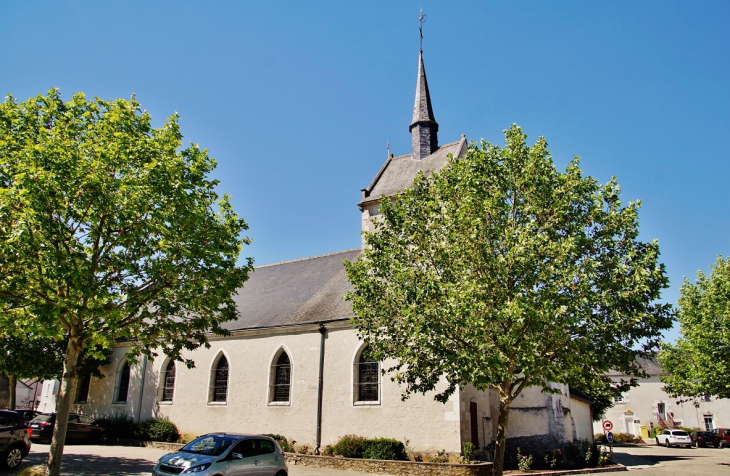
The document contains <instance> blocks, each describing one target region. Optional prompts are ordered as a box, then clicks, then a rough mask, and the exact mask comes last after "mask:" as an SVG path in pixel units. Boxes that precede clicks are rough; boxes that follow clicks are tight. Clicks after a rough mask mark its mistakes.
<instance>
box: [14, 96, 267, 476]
mask: <svg viewBox="0 0 730 476" xmlns="http://www.w3.org/2000/svg"><path fill="white" fill-rule="evenodd" d="M214 168H215V161H214V160H213V159H211V158H210V157H208V154H207V151H206V150H202V149H200V148H199V147H198V146H197V145H195V144H192V145H190V146H189V147H186V148H183V147H182V136H181V134H180V129H179V126H178V116H177V115H173V116H172V117H170V118H169V119H168V120H167V121H166V122H165V123H164V125H163V126H162V127H161V128H153V127H152V125H151V118H150V115H149V114H148V113H147V112H144V111H142V109H141V108H140V105H139V104H138V103H137V102H136V101H135V99H134V98H132V99H131V101H126V100H122V99H118V100H115V101H104V100H101V99H99V98H95V99H94V100H87V99H86V98H85V97H84V95H83V94H75V95H74V96H73V97H72V98H71V100H70V101H68V102H66V103H64V102H63V101H62V100H61V97H60V95H59V93H58V91H56V90H51V91H50V92H49V93H48V94H47V95H45V96H43V95H39V96H37V97H36V98H32V99H29V100H28V101H26V102H23V103H18V102H17V101H16V100H15V99H13V98H12V97H8V98H7V99H6V101H5V102H4V103H3V104H2V107H0V306H1V307H0V329H3V331H4V333H5V334H13V335H21V334H25V333H32V334H33V335H36V336H38V337H48V338H52V339H53V338H55V339H63V338H64V337H67V338H68V341H67V346H66V348H65V350H64V359H63V379H62V382H61V388H60V390H59V395H58V407H57V408H58V417H57V420H56V425H55V430H54V434H53V442H52V444H51V451H50V454H49V457H48V470H49V474H51V475H58V474H59V472H60V467H61V457H62V454H63V441H64V436H65V432H66V426H67V420H68V411H69V408H70V405H71V399H72V398H73V395H74V391H75V386H76V382H77V369H78V356H79V353H80V352H81V350H82V348H83V346H84V345H90V346H100V347H101V348H108V347H109V346H110V345H111V344H112V343H113V342H116V341H118V340H125V341H128V342H129V343H130V344H131V350H130V354H129V355H130V357H131V358H133V357H136V356H144V357H146V358H152V357H153V356H155V355H157V352H159V351H161V352H164V353H165V354H167V355H169V356H170V357H172V358H174V359H177V360H181V361H184V362H185V363H186V364H187V365H188V366H192V365H193V362H192V361H191V360H187V359H185V358H184V357H183V355H182V353H181V352H182V351H183V350H186V349H187V350H193V349H195V348H197V347H198V346H200V345H207V343H208V341H207V333H209V332H213V333H218V334H224V333H225V331H224V330H223V329H222V328H221V323H223V322H225V321H228V320H231V319H234V318H236V316H237V310H236V306H235V303H234V301H233V299H232V295H233V294H234V292H235V290H236V289H238V288H240V287H241V286H242V285H243V283H244V282H245V281H246V279H247V276H248V273H249V272H250V271H251V269H252V263H253V262H252V260H251V259H250V258H249V259H247V260H244V264H243V265H242V266H237V264H236V262H237V260H238V257H239V253H240V251H241V249H242V246H243V245H244V244H247V243H249V240H248V238H245V237H242V236H241V233H242V232H243V230H246V229H247V226H246V223H245V221H244V220H243V219H241V218H240V217H238V216H237V215H236V214H235V212H234V211H233V209H232V207H231V204H230V203H229V199H228V197H227V196H225V195H224V196H223V197H222V198H221V199H219V197H218V194H217V193H216V190H215V189H216V186H217V185H218V182H217V181H215V180H211V179H210V178H208V175H209V174H210V173H211V171H212V170H213V169H214Z"/></svg>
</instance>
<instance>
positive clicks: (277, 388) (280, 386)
mask: <svg viewBox="0 0 730 476" xmlns="http://www.w3.org/2000/svg"><path fill="white" fill-rule="evenodd" d="M273 370H274V372H273V377H274V380H273V382H274V383H273V388H272V389H271V401H272V402H288V401H289V394H290V391H291V361H290V360H289V355H287V353H286V352H285V351H282V352H281V354H279V358H278V359H277V360H276V364H274V369H273Z"/></svg>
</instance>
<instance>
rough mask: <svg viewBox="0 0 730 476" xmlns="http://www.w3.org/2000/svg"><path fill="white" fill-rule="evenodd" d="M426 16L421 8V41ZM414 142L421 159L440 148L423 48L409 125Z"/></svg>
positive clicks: (419, 59) (418, 156) (415, 155)
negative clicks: (411, 119)
mask: <svg viewBox="0 0 730 476" xmlns="http://www.w3.org/2000/svg"><path fill="white" fill-rule="evenodd" d="M425 19H426V17H425V15H424V14H423V10H421V27H420V31H421V41H423V22H424V21H425ZM409 130H410V131H411V142H412V143H413V158H414V159H416V160H421V159H423V158H425V157H428V156H429V155H431V154H433V153H434V152H435V151H436V149H438V147H439V146H438V130H439V125H438V123H436V119H435V118H434V117H433V107H431V95H430V94H429V92H428V81H426V68H425V67H424V66H423V49H421V51H419V53H418V79H417V81H416V102H415V104H414V105H413V121H412V122H411V126H410V127H409Z"/></svg>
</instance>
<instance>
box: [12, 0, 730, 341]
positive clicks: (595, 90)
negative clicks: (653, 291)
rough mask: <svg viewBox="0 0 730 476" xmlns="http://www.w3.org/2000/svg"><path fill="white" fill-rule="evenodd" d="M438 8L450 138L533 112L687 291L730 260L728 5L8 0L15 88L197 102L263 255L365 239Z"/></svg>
mask: <svg viewBox="0 0 730 476" xmlns="http://www.w3.org/2000/svg"><path fill="white" fill-rule="evenodd" d="M421 7H423V9H424V13H426V15H427V21H426V23H425V26H424V36H425V40H424V61H425V64H426V71H427V73H428V80H429V86H430V90H431V97H432V100H433V106H434V112H435V116H436V120H437V121H438V122H439V125H440V129H439V138H440V140H441V142H442V143H446V142H451V141H455V140H457V139H458V138H459V136H460V135H461V134H466V136H467V138H468V139H470V140H479V139H480V138H484V139H486V140H488V141H490V142H495V143H498V144H502V143H503V136H502V130H503V129H505V128H507V127H508V126H509V125H511V124H512V123H517V124H519V125H521V126H522V127H523V128H524V129H525V131H526V132H527V133H528V134H529V135H530V140H534V139H537V137H538V136H540V135H542V136H545V137H546V139H547V141H548V143H549V145H550V149H551V151H552V153H553V156H554V159H555V161H556V163H557V164H558V166H559V167H560V168H563V167H564V166H565V164H566V163H567V162H568V160H569V159H570V158H571V157H572V156H573V155H579V156H581V157H582V168H583V169H584V171H585V172H586V173H587V174H590V175H592V176H594V177H595V178H597V179H598V180H599V181H601V182H605V181H607V180H609V179H610V178H611V176H616V177H617V178H618V181H619V183H620V184H621V187H622V190H623V199H624V200H625V201H629V200H636V199H641V200H642V204H643V206H642V211H641V216H640V219H641V236H642V238H643V239H645V240H651V239H654V238H656V239H658V240H659V243H660V247H661V250H662V260H663V261H664V263H666V266H667V270H668V273H669V277H670V279H671V288H670V289H669V290H667V291H666V292H665V295H664V298H665V299H666V300H667V301H669V302H676V299H677V297H678V295H679V286H680V284H681V283H682V279H683V276H688V277H690V278H691V279H694V277H695V274H696V271H697V270H698V269H703V270H708V269H709V265H710V263H712V262H713V261H714V259H715V257H716V256H717V255H724V256H726V255H729V254H730V240H729V238H730V213H729V212H730V210H729V208H730V207H729V206H728V205H729V204H730V187H728V179H729V178H730V163H729V161H728V150H729V145H730V144H729V141H728V139H730V33H729V32H730V28H728V24H729V23H730V2H727V1H717V2H698V1H687V2H671V1H667V0H665V1H641V2H636V1H622V2H585V1H552V2H544V1H531V2H530V1H490V2H485V1H480V2H459V1H449V2H434V1H422V2H412V1H397V2H393V1H380V2H374V1H370V2H343V1H336V2H335V1H333V2H323V1H322V2H274V1H261V2H232V1H231V2H222V1H219V2H193V1H178V2H170V1H157V2H153V1H144V2H85V1H74V0H71V1H69V0H66V1H64V0H57V1H54V2H50V1H47V2H39V1H28V2H4V3H3V4H2V6H0V17H1V18H2V20H3V21H2V24H3V28H2V29H1V30H0V48H1V53H2V54H1V56H0V58H2V59H1V60H0V92H2V93H3V94H5V93H9V94H12V95H13V96H15V97H17V98H19V99H21V100H24V99H27V98H28V97H30V96H33V95H35V94H37V93H39V92H45V91H46V90H48V89H49V88H51V87H58V88H60V89H61V92H62V94H63V95H64V97H66V98H68V97H69V96H70V95H71V93H73V92H77V91H83V92H84V93H86V94H87V95H88V96H99V97H102V98H105V99H112V98H116V97H123V98H129V97H130V95H131V94H132V93H135V94H136V96H137V99H138V100H139V101H140V103H141V104H142V106H143V107H144V108H145V109H147V110H148V111H150V113H151V114H152V116H153V118H154V119H155V122H156V124H158V125H159V124H161V123H162V121H163V120H164V118H165V117H167V116H169V115H170V114H171V113H173V112H175V111H177V112H179V113H180V115H181V116H182V120H181V125H182V131H183V134H184V135H185V140H186V141H191V142H195V143H198V144H200V145H201V146H202V147H205V148H207V149H209V151H210V155H211V156H212V157H214V158H215V159H216V160H217V161H218V164H219V166H218V169H217V171H216V173H215V175H216V177H217V178H218V179H220V182H221V186H220V189H221V191H224V192H227V193H229V194H231V195H232V196H233V204H234V207H235V209H236V210H237V211H238V212H239V214H240V215H242V216H243V217H244V218H245V219H246V220H247V221H248V223H249V225H250V227H251V229H250V230H249V236H250V237H251V238H253V239H254V244H253V245H251V246H250V247H248V248H247V249H246V250H245V252H244V253H245V255H246V256H253V257H254V258H255V260H256V263H257V264H259V265H260V264H268V263H273V262H278V261H284V260H290V259H296V258H302V257H307V256H314V255H319V254H324V253H329V252H334V251H340V250H345V249H350V248H357V247H359V245H360V236H359V232H360V215H359V211H358V209H357V207H356V203H357V202H358V201H359V198H360V189H361V188H363V187H365V186H367V185H368V183H369V182H370V180H371V179H372V178H373V176H374V175H375V173H376V172H377V170H378V169H379V167H380V166H381V165H382V163H383V162H384V160H385V158H386V149H385V144H386V141H390V144H391V150H392V151H393V152H394V153H395V154H396V155H398V154H403V153H407V152H409V151H410V136H409V133H408V125H409V122H410V119H411V114H412V108H413V98H414V93H415V81H416V70H417V59H418V12H419V9H420V8H421ZM675 335H676V334H674V333H669V334H668V337H670V338H673V337H674V336H675Z"/></svg>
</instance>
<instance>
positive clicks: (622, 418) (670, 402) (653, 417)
mask: <svg viewBox="0 0 730 476" xmlns="http://www.w3.org/2000/svg"><path fill="white" fill-rule="evenodd" d="M639 364H640V365H641V367H642V368H643V369H644V370H645V371H646V373H647V374H649V375H648V377H647V378H642V379H639V380H638V383H639V385H638V386H636V387H631V388H630V389H629V391H628V392H624V393H623V394H622V395H621V396H619V397H616V398H614V402H613V407H612V408H609V409H608V410H607V411H606V413H605V414H604V415H603V416H602V418H601V421H597V422H595V423H594V426H593V428H594V431H595V432H596V433H602V432H603V429H602V428H601V422H602V421H603V420H609V421H611V423H613V428H614V429H613V431H614V432H620V433H631V434H632V435H635V436H641V437H644V438H647V437H649V434H650V432H651V429H652V428H678V427H680V426H681V427H685V428H699V429H702V430H711V429H713V428H730V400H728V399H726V398H717V397H714V396H712V397H701V398H687V397H677V396H674V397H673V396H671V395H669V394H667V393H666V392H665V391H664V390H663V389H662V388H663V387H664V384H663V383H662V382H661V381H660V380H659V377H661V376H664V375H668V374H667V373H666V372H664V371H663V370H662V369H661V367H659V364H658V363H657V361H656V360H648V359H639ZM609 377H611V378H612V379H614V380H616V381H619V380H621V378H624V379H625V378H626V376H625V375H622V374H620V373H610V374H609Z"/></svg>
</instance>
